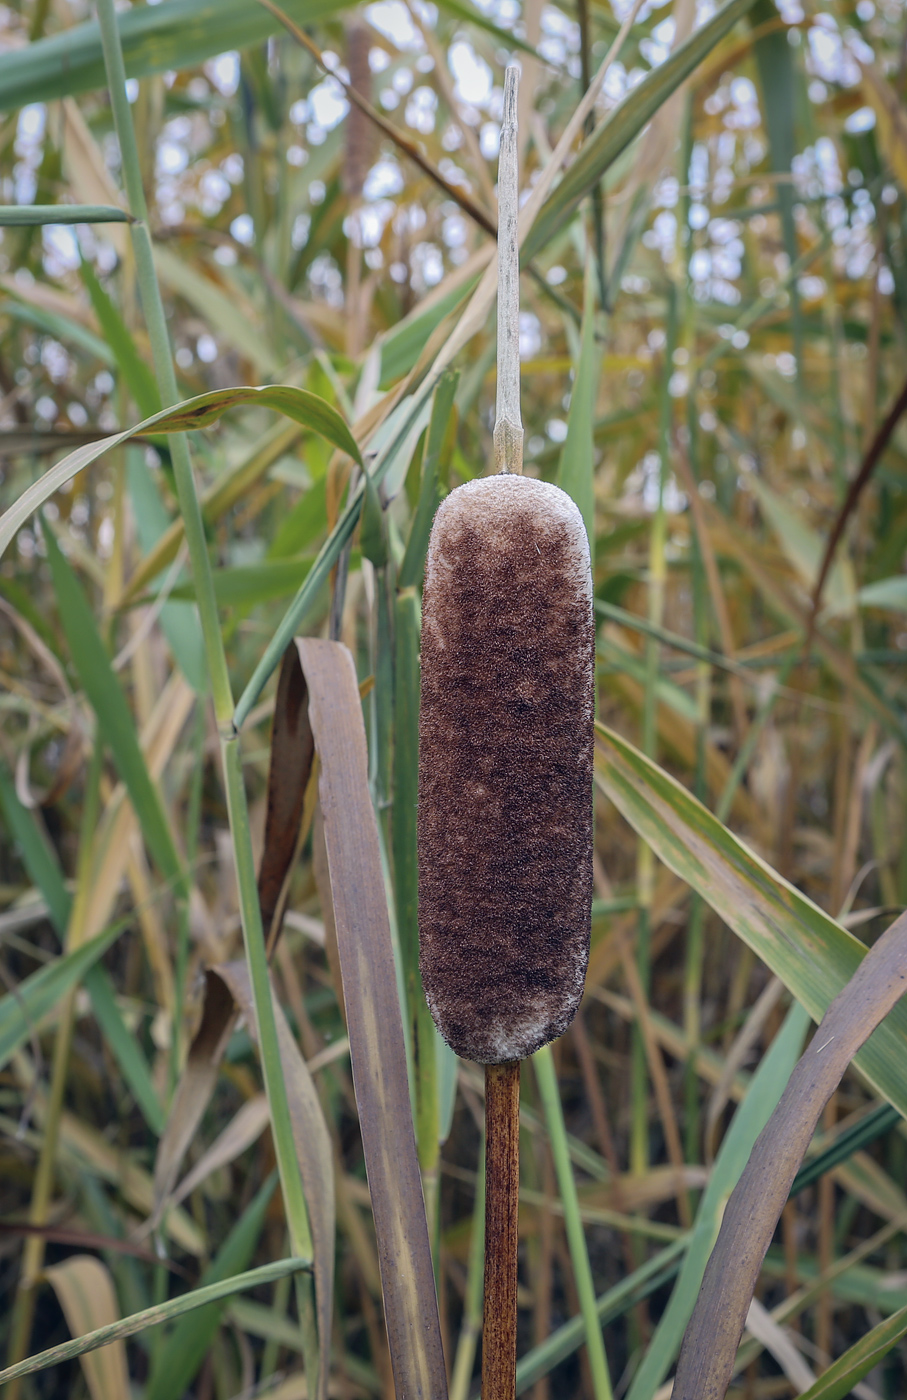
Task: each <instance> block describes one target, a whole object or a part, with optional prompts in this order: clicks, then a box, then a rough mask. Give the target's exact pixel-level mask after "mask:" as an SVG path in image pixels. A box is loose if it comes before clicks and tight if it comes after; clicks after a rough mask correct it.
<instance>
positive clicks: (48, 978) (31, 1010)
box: [0, 919, 129, 1068]
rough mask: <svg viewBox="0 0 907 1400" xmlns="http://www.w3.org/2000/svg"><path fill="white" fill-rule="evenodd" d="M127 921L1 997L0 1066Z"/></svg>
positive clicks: (80, 977) (73, 985)
mask: <svg viewBox="0 0 907 1400" xmlns="http://www.w3.org/2000/svg"><path fill="white" fill-rule="evenodd" d="M128 922H129V921H128V920H125V919H124V920H122V921H121V922H120V923H118V924H112V925H111V927H110V928H108V929H105V931H104V932H103V933H99V934H98V936H97V937H96V938H92V939H91V940H90V941H89V942H88V943H83V944H82V945H81V947H79V948H75V949H74V950H73V951H72V952H71V953H63V954H61V955H60V956H59V957H57V958H54V960H53V962H49V963H47V964H46V965H45V966H44V967H41V968H39V969H38V971H37V972H33V973H32V974H31V975H30V976H29V977H26V978H25V980H24V981H22V982H20V983H19V985H18V987H17V988H16V989H15V991H14V992H10V993H8V994H7V995H6V996H5V997H3V998H2V999H0V1068H2V1067H3V1066H4V1065H5V1064H7V1063H8V1062H9V1060H10V1058H11V1057H12V1056H13V1055H14V1054H15V1052H16V1051H17V1050H18V1049H19V1046H20V1045H24V1044H25V1042H26V1041H27V1040H28V1038H29V1036H31V1035H32V1034H33V1033H34V1029H35V1027H36V1026H37V1025H39V1024H40V1022H41V1021H42V1020H43V1018H44V1017H45V1016H47V1015H49V1013H50V1012H51V1011H53V1009H54V1007H55V1006H56V1005H57V1004H58V1003H59V1001H60V999H61V998H62V997H64V996H65V995H66V993H67V992H68V991H69V990H70V989H71V988H73V987H76V986H78V984H79V982H81V981H82V980H83V979H84V977H85V974H86V972H87V971H88V969H89V968H91V967H93V966H94V964H95V963H96V962H97V960H98V958H100V957H101V956H102V955H103V954H104V953H106V951H107V949H108V948H109V947H111V945H112V944H113V943H114V942H115V941H116V939H117V938H119V936H120V934H121V933H122V932H123V930H124V929H125V928H126V927H127V924H128Z"/></svg>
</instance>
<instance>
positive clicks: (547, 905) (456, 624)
mask: <svg viewBox="0 0 907 1400" xmlns="http://www.w3.org/2000/svg"><path fill="white" fill-rule="evenodd" d="M594 661H595V638H594V631H593V624H592V580H591V574H590V567H589V546H588V542H587V539H586V530H585V526H584V524H583V518H582V516H581V515H580V513H579V511H578V509H577V508H576V506H575V505H574V503H573V501H572V500H571V499H570V497H569V496H567V495H566V494H565V493H564V492H563V491H561V490H559V488H558V487H556V486H550V485H548V484H547V483H546V482H541V481H533V480H531V479H530V478H528V477H523V476H515V475H501V476H491V477H484V478H482V479H480V480H478V481H472V482H469V483H468V484H467V485H465V486H461V487H459V489H458V490H456V491H454V492H452V493H451V495H450V496H448V498H447V500H446V501H445V502H444V504H443V505H442V506H441V508H440V510H439V511H438V514H437V516H436V518H435V524H434V528H433V530H432V536H431V543H430V545H429V553H428V567H427V571H426V578H425V593H424V601H423V624H422V710H421V720H420V732H419V754H420V761H419V927H420V938H421V967H422V982H423V986H424V988H425V995H426V997H427V999H428V1004H429V1006H430V1007H431V1010H432V1014H433V1016H434V1018H435V1021H436V1023H437V1026H438V1029H439V1030H440V1032H441V1034H442V1035H443V1036H444V1038H445V1040H447V1041H448V1043H449V1044H450V1045H451V1046H452V1047H453V1049H454V1050H456V1051H457V1053H458V1054H459V1055H464V1056H466V1057H467V1058H468V1059H471V1060H478V1061H480V1062H481V1063H483V1064H498V1063H501V1062H503V1061H507V1060H520V1059H523V1058H524V1057H525V1056H527V1055H531V1054H532V1053H533V1052H534V1051H535V1050H538V1049H539V1047H540V1046H542V1045H545V1044H546V1043H547V1042H548V1041H549V1040H553V1039H554V1038H555V1036H558V1035H561V1034H562V1033H563V1032H564V1031H565V1030H566V1028H567V1026H568V1025H569V1024H570V1022H571V1021H572V1020H573V1016H574V1014H575V1012H576V1009H577V1007H578V1006H579V1002H580V998H581V996H582V993H583V983H584V979H585V975H586V963H587V960H588V956H589V912H590V901H591V895H592V719H593V699H594V694H593V686H594Z"/></svg>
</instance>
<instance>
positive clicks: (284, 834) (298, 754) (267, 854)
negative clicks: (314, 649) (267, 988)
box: [258, 646, 315, 950]
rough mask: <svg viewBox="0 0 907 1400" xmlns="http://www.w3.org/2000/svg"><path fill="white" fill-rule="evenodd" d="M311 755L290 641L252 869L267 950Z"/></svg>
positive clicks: (293, 850)
mask: <svg viewBox="0 0 907 1400" xmlns="http://www.w3.org/2000/svg"><path fill="white" fill-rule="evenodd" d="M314 756H315V741H314V739H313V738H312V728H311V725H310V724H309V713H308V707H307V705H306V688H305V680H304V678H303V674H302V668H301V666H300V664H299V656H298V653H297V651H296V648H295V647H293V646H290V647H287V649H286V651H285V652H284V658H283V664H282V666H281V668H280V676H279V678H278V682H277V696H276V699H275V703H274V724H273V727H272V730H271V759H270V764H269V767H268V812H267V817H266V819H265V844H264V851H263V853H262V857H261V868H260V869H259V872H258V902H259V905H260V907H261V924H262V928H263V929H264V931H265V937H266V939H267V942H268V948H269V950H270V949H271V948H273V946H274V944H275V943H276V941H277V937H278V935H279V933H280V915H282V913H283V908H282V906H283V903H284V899H285V892H286V886H287V882H288V877H289V875H290V873H291V871H292V868H293V865H294V863H295V862H294V857H295V856H296V854H297V848H298V841H299V836H300V833H301V831H302V827H303V810H304V806H305V794H306V788H307V786H308V782H309V775H310V773H311V771H312V761H313V759H314ZM282 896H283V898H282ZM275 915H276V916H277V920H276V922H275ZM272 925H273V927H272Z"/></svg>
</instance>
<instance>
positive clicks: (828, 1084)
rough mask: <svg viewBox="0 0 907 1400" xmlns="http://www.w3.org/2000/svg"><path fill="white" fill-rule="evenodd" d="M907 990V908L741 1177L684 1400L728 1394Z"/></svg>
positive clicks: (683, 1362)
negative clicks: (810, 1196)
mask: <svg viewBox="0 0 907 1400" xmlns="http://www.w3.org/2000/svg"><path fill="white" fill-rule="evenodd" d="M905 990H907V914H902V915H901V917H900V918H899V919H897V920H896V921H895V922H894V923H893V924H892V925H891V927H890V928H888V929H887V930H886V931H885V933H884V934H883V935H882V937H881V938H880V939H878V941H877V942H876V943H874V944H873V946H872V948H871V949H870V950H869V952H868V953H867V954H866V956H865V957H864V959H863V961H862V962H861V963H860V965H859V967H858V968H857V970H856V972H855V973H854V975H853V977H852V978H851V979H850V981H849V982H848V984H847V986H846V987H845V988H844V989H843V991H841V992H840V993H839V995H838V996H837V997H836V998H835V1000H834V1001H833V1002H832V1004H831V1006H830V1007H829V1008H828V1011H827V1012H826V1014H825V1016H824V1017H823V1018H822V1022H821V1024H820V1026H819V1029H818V1030H817V1032H816V1035H815V1037H814V1039H813V1040H812V1042H811V1043H810V1046H809V1048H808V1049H807V1050H806V1052H805V1054H804V1055H803V1057H802V1059H801V1060H800V1062H799V1064H798V1065H797V1067H796V1069H795V1070H794V1072H793V1074H792V1075H791V1077H790V1080H789V1082H788V1084H787V1086H786V1088H785V1090H784V1094H783V1095H782V1097H781V1100H780V1102H779V1104H778V1106H777V1108H776V1109H775V1111H774V1112H773V1114H772V1117H771V1119H770V1120H769V1122H768V1123H767V1124H766V1126H765V1128H764V1129H763V1131H762V1133H761V1134H760V1136H759V1140H758V1141H757V1142H756V1144H755V1146H754V1148H753V1151H752V1153H751V1155H750V1158H749V1161H748V1162H747V1165H746V1168H745V1169H744V1171H743V1174H742V1175H741V1177H740V1180H739V1182H738V1183H737V1185H736V1187H735V1189H734V1191H733V1194H732V1195H731V1198H730V1201H729V1202H728V1206H727V1209H726V1211H725V1213H724V1217H723V1220H722V1224H721V1230H720V1233H719V1236H718V1241H717V1243H716V1245H715V1248H714V1250H713V1251H712V1255H711V1258H710V1259H709V1263H708V1267H707V1268H706V1271H705V1275H704V1277H703V1280H702V1287H701V1289H700V1292H699V1297H698V1299H697V1302H696V1307H695V1309H694V1311H693V1314H692V1316H691V1318H690V1322H689V1325H688V1327H687V1330H686V1335H685V1336H684V1340H683V1346H682V1348H681V1352H680V1358H679V1361H678V1363H677V1376H676V1378H675V1381H674V1397H675V1400H698V1397H699V1396H702V1395H714V1396H716V1397H718V1396H723V1395H724V1394H725V1392H726V1390H727V1387H728V1384H729V1382H730V1379H731V1375H732V1373H733V1369H734V1361H735V1358H736V1355H737V1347H738V1345H739V1343H740V1337H741V1335H742V1333H743V1328H744V1324H745V1322H746V1314H747V1308H748V1307H749V1303H750V1300H751V1298H752V1296H753V1293H754V1290H755V1287H756V1283H757V1281H758V1278H759V1273H760V1270H761V1268H762V1261H763V1259H764V1258H765V1254H766V1251H767V1249H768V1246H769V1244H770V1243H771V1239H772V1235H773V1234H774V1231H775V1227H776V1225H777V1223H778V1219H779V1217H780V1215H781V1210H782V1208H783V1206H784V1203H785V1201H786V1200H787V1197H788V1193H789V1191H790V1187H791V1184H792V1182H793V1179H794V1176H795V1175H796V1172H797V1169H798V1167H799V1166H800V1163H801V1162H802V1160H803V1157H804V1155H805V1153H806V1149H807V1147H808V1146H809V1142H810V1139H811V1138H812V1135H813V1133H814V1131H815V1128H816V1124H817V1123H818V1121H819V1117H820V1115H821V1113H822V1110H823V1108H824V1107H825V1105H826V1103H827V1102H828V1100H829V1098H830V1097H831V1095H832V1093H833V1092H834V1090H835V1089H836V1088H837V1086H838V1084H839V1083H840V1081H841V1077H842V1075H843V1074H844V1071H845V1070H846V1069H847V1067H848V1065H849V1064H850V1061H851V1060H852V1058H853V1056H854V1054H855V1053H856V1051H857V1049H858V1048H859V1046H860V1045H862V1044H863V1043H864V1041H865V1040H866V1039H867V1037H868V1036H869V1035H870V1034H871V1033H872V1031H873V1030H874V1029H875V1028H876V1026H878V1025H879V1023H880V1022H881V1021H882V1019H883V1018H884V1017H885V1016H886V1015H887V1014H888V1012H889V1011H890V1009H891V1008H892V1007H893V1006H894V1005H895V1004H896V1003H897V1001H898V1000H899V999H900V998H901V997H902V995H903V994H904V991H905Z"/></svg>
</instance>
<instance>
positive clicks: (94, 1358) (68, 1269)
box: [44, 1254, 129, 1400]
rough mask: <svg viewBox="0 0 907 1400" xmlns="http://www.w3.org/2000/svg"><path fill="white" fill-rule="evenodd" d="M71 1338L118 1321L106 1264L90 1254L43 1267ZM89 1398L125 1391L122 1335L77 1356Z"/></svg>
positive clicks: (114, 1397) (114, 1399)
mask: <svg viewBox="0 0 907 1400" xmlns="http://www.w3.org/2000/svg"><path fill="white" fill-rule="evenodd" d="M44 1273H45V1277H46V1278H47V1280H48V1282H49V1283H50V1284H51V1285H52V1286H53V1290H54V1292H55V1293H56V1295H57V1299H58V1301H59V1304H60V1307H61V1308H62V1309H63V1314H64V1316H65V1318H66V1325H67V1326H68V1328H69V1331H70V1334H71V1335H72V1336H73V1337H81V1336H82V1335H83V1334H84V1333H85V1332H93V1331H94V1330H95V1328H96V1327H106V1326H107V1325H108V1324H110V1323H111V1322H119V1320H120V1309H119V1305H118V1303H117V1299H116V1294H115V1292H114V1287H113V1279H112V1278H111V1277H110V1271H109V1270H108V1268H107V1266H106V1264H103V1263H102V1262H101V1260H100V1259H96V1258H95V1256H94V1255H93V1254H74V1255H73V1256H72V1258H71V1259H66V1260H64V1261H63V1263H62V1264H54V1266H53V1267H52V1268H50V1269H45V1271H44ZM79 1361H80V1363H81V1366H82V1370H83V1371H84V1373H85V1379H86V1381H87V1382H88V1389H89V1390H90V1391H91V1400H123V1397H124V1396H127V1395H128V1394H129V1372H128V1370H127V1369H126V1344H125V1343H124V1342H123V1340H122V1338H118V1339H117V1340H116V1341H115V1342H111V1343H110V1345H109V1346H106V1347H103V1348H102V1349H101V1350H100V1351H92V1352H86V1353H85V1355H84V1356H80V1357H79Z"/></svg>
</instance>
